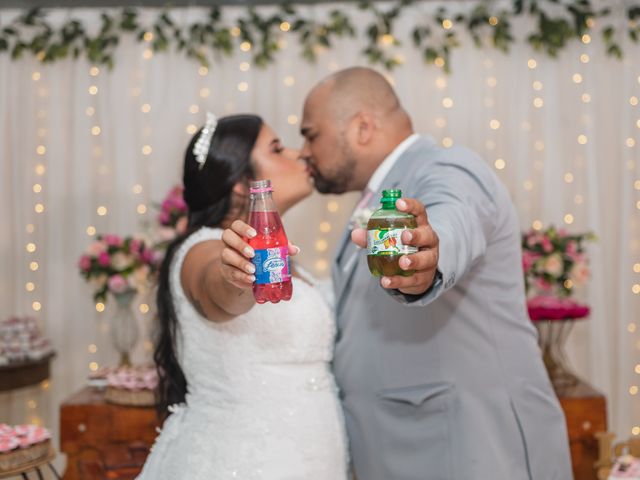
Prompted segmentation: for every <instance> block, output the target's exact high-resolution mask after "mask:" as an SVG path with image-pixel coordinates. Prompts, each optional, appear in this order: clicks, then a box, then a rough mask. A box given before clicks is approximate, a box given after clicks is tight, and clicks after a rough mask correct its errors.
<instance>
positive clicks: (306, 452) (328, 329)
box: [138, 115, 348, 480]
mask: <svg viewBox="0 0 640 480" xmlns="http://www.w3.org/2000/svg"><path fill="white" fill-rule="evenodd" d="M253 179H270V180H271V181H272V184H273V185H274V190H275V191H274V194H273V196H274V201H275V203H276V205H277V208H278V210H279V211H280V213H283V212H285V211H286V210H287V209H288V208H290V207H291V206H293V205H294V204H296V203H297V202H299V201H300V200H302V199H304V198H306V197H307V196H309V195H310V194H311V191H312V185H311V183H310V182H309V178H308V174H307V170H306V167H305V165H304V164H303V163H301V162H300V161H299V160H298V153H297V152H296V151H294V150H291V149H287V148H285V147H283V146H282V145H281V143H280V140H279V139H278V138H277V137H276V136H275V134H274V132H273V131H272V130H271V128H269V126H268V125H266V124H265V123H263V121H262V120H261V119H260V118H259V117H257V116H253V115H234V116H228V117H224V118H221V119H219V121H217V122H216V120H215V118H214V117H213V116H211V115H209V117H208V119H207V124H206V125H205V127H203V129H201V130H200V132H198V133H197V134H196V135H195V136H194V138H193V139H192V141H191V143H190V145H189V147H188V149H187V152H186V155H185V161H184V177H183V180H184V188H185V190H184V199H185V201H186V203H187V205H188V207H189V227H188V230H187V232H186V233H185V234H184V235H182V236H181V237H179V238H177V239H176V240H175V241H174V242H173V243H172V244H171V245H170V247H169V249H168V250H167V254H166V257H165V259H164V263H163V265H162V268H161V272H160V281H159V286H158V297H157V301H158V316H159V323H160V328H159V335H158V338H157V343H156V349H155V354H154V358H155V361H156V364H157V367H158V371H159V374H160V389H159V408H160V409H161V410H160V411H161V414H162V415H163V416H165V415H168V416H167V417H166V420H165V422H164V425H163V428H162V431H161V433H160V435H159V436H158V438H157V439H156V442H155V444H154V446H153V448H152V451H151V453H150V455H149V457H148V458H147V461H146V464H145V466H144V468H143V470H142V472H141V474H140V476H138V479H139V480H163V479H166V480H180V479H185V480H187V479H188V480H218V479H220V480H222V479H225V480H226V479H234V478H238V479H263V480H294V479H295V480H301V479H309V480H343V479H346V478H347V469H348V467H347V463H348V458H347V446H346V436H345V430H344V425H343V418H342V410H341V408H340V404H339V401H338V398H337V394H336V386H335V383H334V379H333V376H332V374H331V371H330V365H329V364H330V362H331V360H332V353H333V341H334V334H335V327H334V322H333V315H332V312H331V310H330V307H329V306H328V305H327V304H326V303H325V299H324V298H323V296H322V295H321V294H320V291H319V287H317V286H315V285H314V283H313V280H312V279H311V278H308V275H305V274H304V272H302V271H300V269H297V271H296V269H295V268H294V277H293V280H292V281H293V285H294V293H293V297H292V299H291V301H289V302H280V303H278V304H270V303H267V304H264V305H257V304H256V303H255V301H254V299H253V294H252V289H251V287H252V283H253V281H254V276H253V273H254V271H253V270H252V264H251V262H250V258H251V257H252V255H253V252H252V251H251V249H250V247H248V245H247V244H246V243H245V241H244V240H243V238H249V237H251V236H252V235H255V232H253V231H252V230H253V229H251V227H249V226H248V225H247V224H246V223H245V221H246V219H247V217H248V206H249V202H248V183H249V181H250V180H253ZM235 219H240V220H235ZM234 220H235V221H234ZM290 250H291V251H292V253H294V251H296V252H297V251H298V249H297V247H290Z"/></svg>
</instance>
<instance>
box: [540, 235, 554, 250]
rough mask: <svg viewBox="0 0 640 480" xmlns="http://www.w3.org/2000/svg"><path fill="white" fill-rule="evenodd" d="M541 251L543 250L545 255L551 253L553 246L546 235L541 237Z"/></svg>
mask: <svg viewBox="0 0 640 480" xmlns="http://www.w3.org/2000/svg"><path fill="white" fill-rule="evenodd" d="M541 243H542V250H544V251H545V252H547V253H550V252H553V244H552V243H551V240H549V237H548V236H547V235H544V236H543V237H542V242H541Z"/></svg>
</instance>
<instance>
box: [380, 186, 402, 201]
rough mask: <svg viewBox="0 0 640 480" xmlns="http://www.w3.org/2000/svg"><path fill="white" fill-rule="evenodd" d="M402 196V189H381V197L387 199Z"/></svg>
mask: <svg viewBox="0 0 640 480" xmlns="http://www.w3.org/2000/svg"><path fill="white" fill-rule="evenodd" d="M401 197H402V190H400V189H397V188H392V189H389V190H383V191H382V198H383V199H384V198H388V199H391V198H393V199H398V198H401Z"/></svg>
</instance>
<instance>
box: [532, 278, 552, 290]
mask: <svg viewBox="0 0 640 480" xmlns="http://www.w3.org/2000/svg"><path fill="white" fill-rule="evenodd" d="M535 286H536V288H537V289H538V290H539V291H541V292H550V291H551V284H550V283H549V282H547V281H546V280H545V279H544V278H536V280H535Z"/></svg>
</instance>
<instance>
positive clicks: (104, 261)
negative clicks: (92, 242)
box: [98, 252, 111, 267]
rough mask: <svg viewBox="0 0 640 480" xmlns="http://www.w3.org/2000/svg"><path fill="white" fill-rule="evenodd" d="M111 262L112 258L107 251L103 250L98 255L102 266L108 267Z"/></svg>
mask: <svg viewBox="0 0 640 480" xmlns="http://www.w3.org/2000/svg"><path fill="white" fill-rule="evenodd" d="M110 263H111V258H110V257H109V254H108V253H107V252H102V253H101V254H100V255H98V264H99V265H100V266H102V267H108V266H109V264H110Z"/></svg>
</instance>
